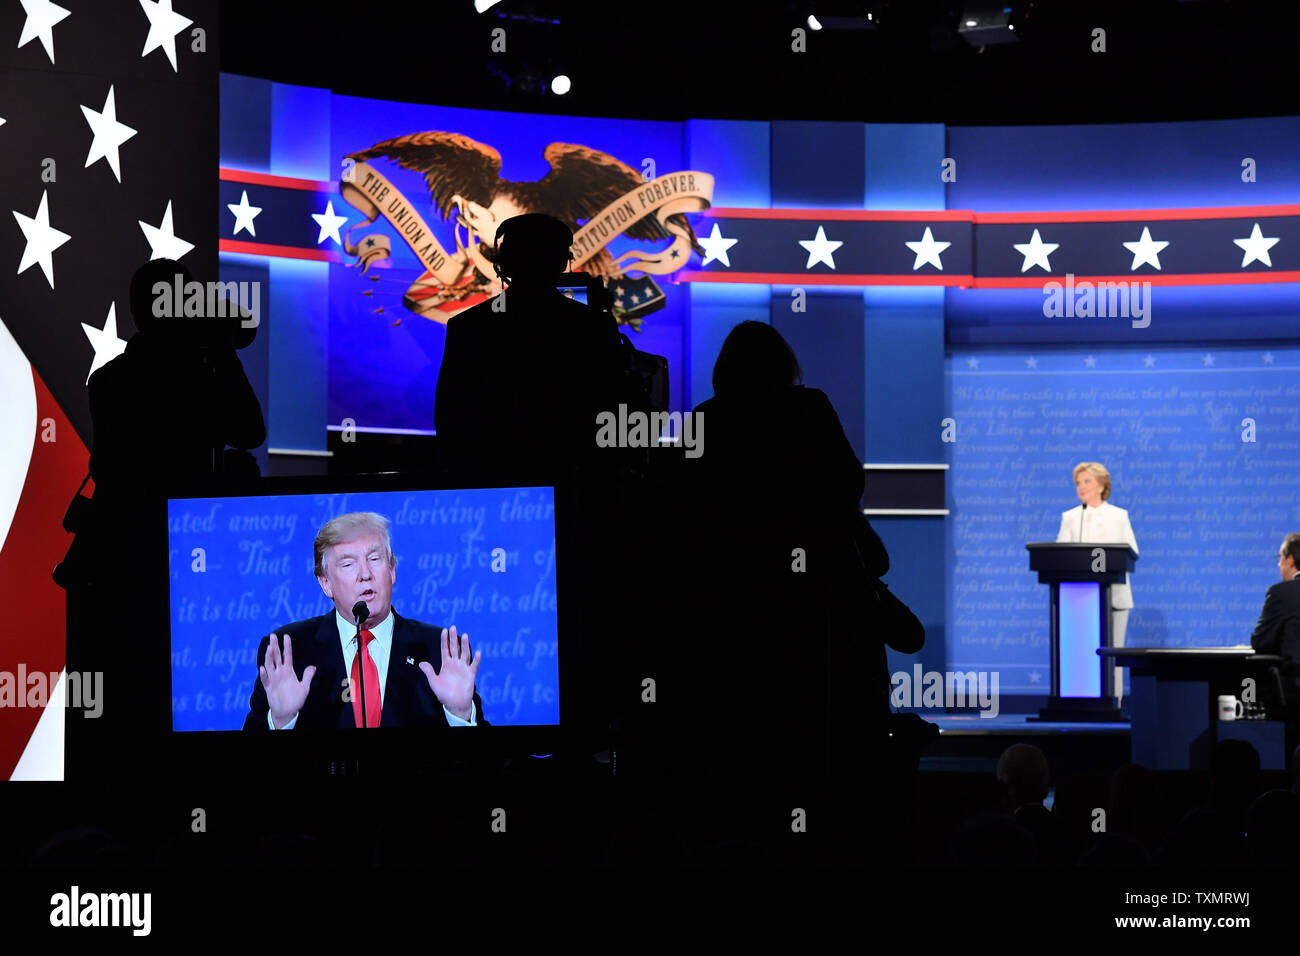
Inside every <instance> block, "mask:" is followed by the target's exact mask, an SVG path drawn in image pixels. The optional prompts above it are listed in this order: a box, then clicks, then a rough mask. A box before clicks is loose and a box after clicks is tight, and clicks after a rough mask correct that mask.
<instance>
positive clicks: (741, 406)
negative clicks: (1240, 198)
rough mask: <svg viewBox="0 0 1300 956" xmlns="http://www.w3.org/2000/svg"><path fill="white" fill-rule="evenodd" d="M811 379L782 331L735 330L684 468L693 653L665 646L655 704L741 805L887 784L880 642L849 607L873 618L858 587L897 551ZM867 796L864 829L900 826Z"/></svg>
mask: <svg viewBox="0 0 1300 956" xmlns="http://www.w3.org/2000/svg"><path fill="white" fill-rule="evenodd" d="M801 377H802V373H801V370H800V368H799V363H798V360H797V359H796V357H795V355H794V353H793V351H792V350H791V349H790V347H789V345H788V344H787V343H786V342H785V340H784V339H783V338H782V337H781V335H780V333H778V332H777V331H776V330H775V329H773V328H772V327H771V326H769V325H766V324H764V323H762V322H743V323H741V324H740V325H738V326H736V327H735V328H734V329H732V331H731V332H730V334H728V336H727V338H726V340H725V341H724V343H723V345H722V349H721V351H720V353H719V355H718V359H717V362H716V363H715V365H714V369H713V389H714V397H713V398H710V399H708V400H707V401H704V402H702V403H700V405H699V406H697V407H696V409H695V410H694V412H693V413H692V414H694V415H696V416H698V417H699V418H700V419H702V421H703V426H704V428H703V436H704V441H703V454H702V455H701V456H700V457H699V458H697V459H694V460H693V461H692V460H687V461H686V462H685V466H686V467H685V468H684V474H685V491H684V495H683V497H684V499H685V501H684V507H683V511H682V518H681V520H682V522H683V524H684V526H685V531H686V533H687V538H686V541H688V542H689V543H688V544H685V546H684V547H683V548H682V549H681V551H680V556H679V560H680V561H681V562H682V563H683V565H684V568H683V570H684V571H685V575H684V582H685V585H686V587H688V588H689V589H690V600H688V601H686V602H685V607H686V608H687V609H686V610H684V611H683V612H682V615H681V620H680V621H679V622H677V627H676V628H670V631H671V632H673V633H680V636H681V642H682V643H681V644H680V646H677V645H673V646H672V648H667V647H666V648H665V652H666V655H667V657H668V658H669V662H668V664H667V665H666V666H665V673H666V674H668V675H669V676H668V677H666V678H665V681H664V684H665V686H664V687H663V688H662V689H661V692H660V698H659V699H660V700H661V701H664V700H665V698H667V700H668V703H669V706H675V707H677V708H678V709H679V711H680V713H681V717H680V720H681V722H682V724H683V725H684V726H683V727H682V728H681V729H680V731H679V733H680V734H681V737H682V739H683V743H682V745H681V750H682V753H681V756H682V758H683V760H684V762H685V763H686V765H687V766H690V767H692V768H693V770H694V772H695V773H696V774H697V775H699V777H701V778H702V780H703V781H704V782H706V783H707V784H708V785H709V786H710V787H711V788H713V789H714V790H715V792H718V793H728V792H730V791H733V790H736V789H741V790H744V799H746V800H750V799H753V798H754V795H755V794H759V793H761V794H763V795H764V796H768V797H770V798H772V799H773V800H780V799H785V798H786V797H787V796H788V797H789V798H790V799H794V800H800V799H802V800H815V799H819V798H822V797H824V796H825V795H826V794H827V793H828V791H829V788H831V786H832V784H834V785H835V786H836V787H838V786H840V785H843V786H845V787H847V788H853V787H855V786H859V785H861V783H862V781H868V782H869V785H870V786H871V787H872V788H876V789H878V788H879V787H880V784H881V781H880V772H879V771H880V768H879V763H880V760H881V753H882V750H883V740H884V734H885V725H886V720H887V717H888V710H887V708H888V704H887V696H886V695H885V694H884V692H883V691H884V689H883V687H882V684H881V677H882V670H883V669H884V668H883V667H882V660H881V654H882V652H881V649H880V641H881V635H880V634H879V633H878V632H877V633H871V632H870V631H871V622H869V621H867V620H866V619H865V618H864V617H863V616H862V615H861V614H859V615H858V616H857V619H856V620H851V614H852V611H851V609H853V608H855V607H856V608H858V609H859V610H861V609H862V608H867V609H868V610H872V609H874V606H875V605H874V594H871V595H868V594H865V593H863V592H864V590H865V589H867V588H868V585H869V583H870V582H869V578H870V576H871V575H872V574H873V573H875V572H882V571H883V570H884V569H885V568H887V567H888V556H887V554H885V550H884V546H883V545H882V544H880V542H879V539H878V538H876V537H875V536H874V534H871V535H869V536H868V535H866V534H865V533H864V529H863V524H864V522H862V520H861V515H860V499H861V496H862V491H863V471H862V462H861V461H860V460H859V458H858V456H857V454H856V453H855V452H854V450H853V446H852V445H851V444H850V443H849V441H848V438H847V437H846V436H845V434H844V429H843V428H842V426H841V425H840V422H839V418H838V416H837V415H836V414H835V410H834V408H833V407H832V406H831V403H830V401H829V400H828V399H827V397H826V395H825V393H823V392H821V391H819V390H817V389H814V388H805V387H804V386H803V385H801V384H800V379H801ZM859 537H861V538H862V539H863V542H864V544H863V545H862V546H859V545H858V544H857V540H856V539H857V538H859ZM868 538H869V539H870V540H868ZM864 552H865V553H864ZM854 588H856V589H857V590H854ZM673 665H675V667H674V666H673ZM704 707H707V710H704V709H702V708H704ZM857 798H858V799H857V806H858V807H859V812H857V813H856V814H855V815H854V819H855V820H856V822H857V824H858V825H859V826H860V827H863V828H868V829H870V830H873V831H878V832H879V831H887V830H889V829H891V828H892V824H891V823H890V822H889V821H885V820H882V819H881V817H880V814H878V813H877V812H875V808H871V809H868V808H866V807H865V805H864V804H863V803H862V798H863V795H862V794H861V793H858V794H857ZM795 805H802V804H795ZM787 812H788V811H787ZM862 836H863V835H862V834H858V837H859V838H861V837H862Z"/></svg>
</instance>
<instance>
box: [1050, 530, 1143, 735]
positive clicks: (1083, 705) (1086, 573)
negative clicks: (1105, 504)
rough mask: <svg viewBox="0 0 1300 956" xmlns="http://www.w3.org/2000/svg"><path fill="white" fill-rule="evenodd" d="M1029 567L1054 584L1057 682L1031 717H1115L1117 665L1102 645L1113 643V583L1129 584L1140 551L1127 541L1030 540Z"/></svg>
mask: <svg viewBox="0 0 1300 956" xmlns="http://www.w3.org/2000/svg"><path fill="white" fill-rule="evenodd" d="M1025 548H1026V549H1027V550H1028V551H1029V570H1031V571H1036V572H1038V580H1039V582H1040V583H1042V584H1046V585H1047V586H1048V587H1049V588H1051V592H1052V608H1051V635H1052V641H1051V646H1052V668H1051V674H1052V687H1051V697H1050V698H1049V699H1048V702H1047V706H1046V707H1043V708H1042V709H1041V710H1039V712H1038V716H1037V717H1030V718H1029V720H1050V721H1076V720H1077V721H1114V720H1122V719H1123V715H1122V713H1121V711H1120V710H1119V708H1117V707H1116V706H1115V687H1114V668H1113V667H1112V666H1111V662H1110V661H1109V660H1105V659H1103V658H1102V657H1099V656H1098V654H1097V650H1098V649H1099V648H1102V647H1110V646H1111V635H1110V586H1111V585H1112V584H1123V583H1124V576H1125V575H1127V574H1128V573H1129V572H1130V571H1132V570H1133V563H1134V562H1135V561H1136V560H1137V554H1136V553H1135V552H1134V551H1133V549H1132V548H1130V547H1129V546H1128V545H1127V544H1124V543H1105V542H1083V543H1069V542H1067V543H1058V542H1055V541H1037V542H1030V543H1029V544H1026V545H1025Z"/></svg>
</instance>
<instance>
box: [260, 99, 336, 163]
mask: <svg viewBox="0 0 1300 956" xmlns="http://www.w3.org/2000/svg"><path fill="white" fill-rule="evenodd" d="M330 95H331V94H330V91H329V90H320V89H315V88H314V87H310V86H289V85H288V84H285V83H276V84H275V86H274V88H273V90H272V94H271V124H272V127H271V172H273V173H275V174H276V175H277V176H293V177H295V178H298V179H319V180H327V181H336V180H337V179H338V178H339V175H340V169H341V166H340V164H338V163H336V162H334V161H332V157H331V156H330Z"/></svg>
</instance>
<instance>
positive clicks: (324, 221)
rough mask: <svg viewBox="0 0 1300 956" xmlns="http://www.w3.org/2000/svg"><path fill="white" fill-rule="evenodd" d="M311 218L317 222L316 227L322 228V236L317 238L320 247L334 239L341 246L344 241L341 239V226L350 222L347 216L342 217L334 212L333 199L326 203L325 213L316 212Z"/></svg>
mask: <svg viewBox="0 0 1300 956" xmlns="http://www.w3.org/2000/svg"><path fill="white" fill-rule="evenodd" d="M311 217H312V218H313V219H315V220H316V225H318V226H320V235H319V236H317V237H316V245H318V246H319V245H320V244H321V243H322V242H324V241H325V240H326V239H327V238H329V239H333V240H334V241H335V242H337V243H338V244H339V245H340V246H341V245H343V240H342V239H340V238H339V226H341V225H343V224H344V223H345V222H347V221H348V217H347V216H340V215H337V214H336V213H335V212H334V200H333V199H331V200H329V201H328V202H326V203H325V211H324V212H314V213H312V214H311Z"/></svg>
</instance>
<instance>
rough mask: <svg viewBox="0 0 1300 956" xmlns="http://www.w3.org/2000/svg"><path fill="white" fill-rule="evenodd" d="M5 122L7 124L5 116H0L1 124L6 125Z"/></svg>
mask: <svg viewBox="0 0 1300 956" xmlns="http://www.w3.org/2000/svg"><path fill="white" fill-rule="evenodd" d="M4 124H5V118H4V117H3V116H0V126H4Z"/></svg>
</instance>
